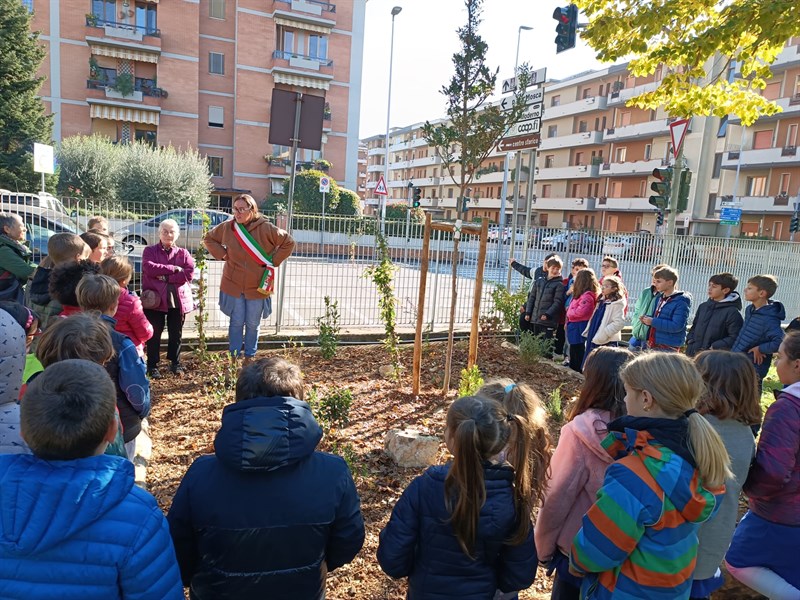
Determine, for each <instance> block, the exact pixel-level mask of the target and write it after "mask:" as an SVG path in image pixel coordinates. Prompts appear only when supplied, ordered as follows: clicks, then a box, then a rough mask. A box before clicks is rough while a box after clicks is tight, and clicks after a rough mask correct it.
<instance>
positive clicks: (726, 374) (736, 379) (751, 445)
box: [691, 350, 761, 600]
mask: <svg viewBox="0 0 800 600" xmlns="http://www.w3.org/2000/svg"><path fill="white" fill-rule="evenodd" d="M694 364H695V365H696V366H697V369H698V371H700V376H701V377H702V378H703V381H704V382H705V384H706V385H705V393H704V394H703V395H702V396H701V397H700V399H699V400H698V401H697V411H698V412H699V413H700V414H701V415H703V416H705V418H706V419H707V420H708V422H709V423H711V426H712V427H713V428H714V429H715V430H716V432H717V433H718V434H719V436H720V437H721V438H722V442H723V443H724V444H725V448H726V449H727V450H728V455H729V456H730V458H731V471H733V475H734V476H733V477H732V478H730V479H728V480H727V481H726V482H725V496H724V498H723V499H722V504H721V505H720V508H719V512H717V514H716V516H715V517H714V518H713V519H711V520H710V521H708V522H707V523H703V525H701V526H700V531H699V532H698V534H697V536H698V538H699V540H700V546H699V548H698V549H697V565H696V567H695V569H694V581H693V582H692V595H691V597H692V598H693V599H698V600H699V599H700V598H708V597H709V595H710V594H711V593H712V592H714V591H716V590H717V589H719V588H720V587H722V585H723V584H724V583H725V580H724V579H723V577H722V573H721V572H720V569H719V566H720V565H721V564H722V559H723V558H724V557H725V552H726V551H727V549H728V546H729V545H730V543H731V538H732V537H733V530H734V528H735V527H736V518H737V516H738V513H739V492H740V491H741V490H742V485H743V484H744V481H745V479H747V471H748V470H749V469H750V463H751V462H752V460H753V456H755V451H756V441H755V439H754V438H753V432H752V430H751V429H750V426H751V425H755V424H757V423H761V405H760V404H759V400H760V394H759V392H758V375H756V370H755V369H754V368H753V365H752V363H751V362H750V360H749V359H748V358H747V356H746V355H745V354H742V353H740V352H727V351H725V350H717V351H711V350H706V351H704V352H701V353H700V354H698V355H697V356H696V357H695V359H694Z"/></svg>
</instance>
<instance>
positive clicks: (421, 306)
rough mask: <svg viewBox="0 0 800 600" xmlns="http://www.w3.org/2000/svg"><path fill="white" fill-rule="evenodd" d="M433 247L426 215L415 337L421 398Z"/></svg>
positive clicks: (415, 370) (415, 378) (414, 384)
mask: <svg viewBox="0 0 800 600" xmlns="http://www.w3.org/2000/svg"><path fill="white" fill-rule="evenodd" d="M430 246H431V215H430V213H425V233H424V234H423V237H422V255H421V256H420V261H419V267H420V269H419V271H420V272H419V296H418V298H417V330H416V333H415V335H414V365H413V367H412V383H411V386H412V391H413V392H414V395H415V396H419V388H420V367H421V365H422V321H423V319H424V318H425V291H426V287H427V283H428V253H429V250H430Z"/></svg>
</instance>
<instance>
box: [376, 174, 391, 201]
mask: <svg viewBox="0 0 800 600" xmlns="http://www.w3.org/2000/svg"><path fill="white" fill-rule="evenodd" d="M375 194H376V195H380V196H388V195H389V192H387V191H386V181H385V180H384V179H383V175H381V178H380V179H378V185H376V186H375Z"/></svg>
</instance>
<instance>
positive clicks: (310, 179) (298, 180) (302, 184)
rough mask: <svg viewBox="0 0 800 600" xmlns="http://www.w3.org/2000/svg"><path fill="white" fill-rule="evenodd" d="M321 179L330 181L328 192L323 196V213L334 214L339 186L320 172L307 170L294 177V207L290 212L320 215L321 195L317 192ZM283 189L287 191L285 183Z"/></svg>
mask: <svg viewBox="0 0 800 600" xmlns="http://www.w3.org/2000/svg"><path fill="white" fill-rule="evenodd" d="M321 177H329V178H330V180H331V188H330V191H329V192H328V193H327V194H325V212H326V213H328V214H331V213H335V212H336V210H337V208H338V206H339V184H337V183H336V181H335V180H334V179H333V177H330V176H329V175H327V174H325V173H323V172H322V171H316V170H314V169H309V170H307V171H301V172H299V173H297V174H296V175H295V177H294V205H293V206H292V211H293V212H296V213H322V193H321V192H320V191H319V180H320V178H321ZM285 188H286V189H287V190H288V189H289V184H288V182H287V184H286V186H285Z"/></svg>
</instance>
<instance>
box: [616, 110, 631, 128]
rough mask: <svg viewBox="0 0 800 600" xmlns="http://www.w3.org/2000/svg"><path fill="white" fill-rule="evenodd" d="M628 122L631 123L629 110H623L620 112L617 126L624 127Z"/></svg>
mask: <svg viewBox="0 0 800 600" xmlns="http://www.w3.org/2000/svg"><path fill="white" fill-rule="evenodd" d="M630 124H631V112H630V111H625V112H623V113H620V116H619V125H618V127H625V126H626V125H630Z"/></svg>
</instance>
